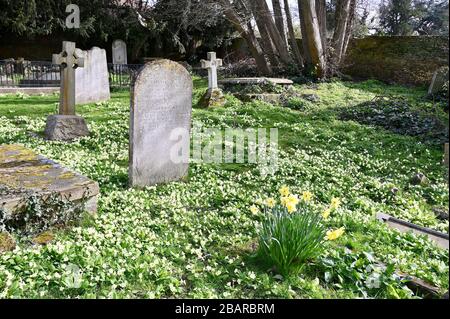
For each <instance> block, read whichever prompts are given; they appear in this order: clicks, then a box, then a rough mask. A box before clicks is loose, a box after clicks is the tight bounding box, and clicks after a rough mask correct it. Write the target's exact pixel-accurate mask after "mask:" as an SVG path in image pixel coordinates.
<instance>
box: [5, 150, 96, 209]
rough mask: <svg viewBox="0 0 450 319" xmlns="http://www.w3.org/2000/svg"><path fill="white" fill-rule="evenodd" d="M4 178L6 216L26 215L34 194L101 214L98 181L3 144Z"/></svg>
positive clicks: (41, 198) (27, 151)
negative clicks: (58, 198)
mask: <svg viewBox="0 0 450 319" xmlns="http://www.w3.org/2000/svg"><path fill="white" fill-rule="evenodd" d="M0 176H1V179H0V212H2V213H3V214H5V216H6V217H12V216H13V215H14V214H20V213H22V212H23V209H24V208H25V205H26V200H27V199H28V198H29V197H30V195H33V196H35V197H37V198H38V199H40V200H43V201H45V199H46V198H48V197H50V196H51V195H55V194H56V195H58V196H60V198H61V199H62V200H65V201H67V202H70V203H71V204H72V205H73V206H72V208H76V207H79V208H82V209H83V210H85V211H87V212H89V213H91V214H95V213H96V211H97V199H98V194H99V186H98V184H97V183H96V182H94V181H91V180H90V179H88V178H86V177H84V176H82V175H80V174H78V173H76V172H73V171H71V170H69V169H66V168H64V167H62V166H60V165H58V164H57V163H55V162H53V161H51V160H49V159H47V158H45V157H43V156H40V155H37V154H36V153H34V152H33V151H32V150H29V149H27V148H25V147H23V146H20V145H0ZM5 216H3V217H5Z"/></svg>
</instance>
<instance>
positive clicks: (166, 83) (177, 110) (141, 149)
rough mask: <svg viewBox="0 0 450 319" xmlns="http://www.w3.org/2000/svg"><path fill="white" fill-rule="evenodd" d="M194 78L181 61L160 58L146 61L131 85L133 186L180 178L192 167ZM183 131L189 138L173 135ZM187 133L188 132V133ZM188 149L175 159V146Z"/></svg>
mask: <svg viewBox="0 0 450 319" xmlns="http://www.w3.org/2000/svg"><path fill="white" fill-rule="evenodd" d="M192 90H193V82H192V78H191V76H190V74H189V72H187V70H186V69H185V68H184V67H183V66H182V65H180V64H178V63H175V62H172V61H169V60H158V61H154V62H150V63H148V64H146V65H145V66H144V67H143V68H142V69H141V71H140V72H139V74H138V76H137V77H136V80H135V83H134V84H133V87H132V96H131V118H130V121H131V122H130V166H129V179H130V185H131V186H132V187H146V186H150V185H155V184H161V183H168V182H171V181H177V180H180V179H183V178H185V177H186V176H187V173H188V168H189V146H190V138H189V132H190V128H191V114H192ZM177 131H178V133H180V131H181V132H183V133H184V134H185V135H187V138H185V139H181V142H180V140H179V139H176V138H175V139H174V136H173V134H174V133H176V134H175V135H177ZM185 137H186V136H185ZM177 145H178V146H180V145H181V146H182V149H184V150H187V156H186V154H184V155H185V156H184V157H183V160H181V161H178V162H174V160H173V156H172V152H173V150H174V148H175V147H176V146H177Z"/></svg>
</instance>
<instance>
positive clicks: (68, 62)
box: [53, 41, 84, 115]
mask: <svg viewBox="0 0 450 319" xmlns="http://www.w3.org/2000/svg"><path fill="white" fill-rule="evenodd" d="M77 50H78V49H76V47H75V43H74V42H68V41H64V42H63V51H62V52H61V53H60V54H53V64H57V65H60V66H61V89H60V92H61V93H60V95H61V96H60V102H59V115H75V85H76V83H75V70H76V69H77V68H79V67H80V68H82V67H84V58H82V57H81V56H80V55H79V54H78V53H77Z"/></svg>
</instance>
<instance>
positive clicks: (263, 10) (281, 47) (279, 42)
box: [251, 0, 293, 65]
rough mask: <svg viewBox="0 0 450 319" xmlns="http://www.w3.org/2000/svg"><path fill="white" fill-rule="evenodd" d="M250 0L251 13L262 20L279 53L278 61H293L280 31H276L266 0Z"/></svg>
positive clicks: (289, 62) (287, 63) (286, 62)
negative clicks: (251, 4) (251, 5)
mask: <svg viewBox="0 0 450 319" xmlns="http://www.w3.org/2000/svg"><path fill="white" fill-rule="evenodd" d="M251 2H252V3H254V6H253V9H254V10H253V14H254V16H255V18H258V19H260V21H262V23H263V24H264V25H265V27H266V28H267V31H268V33H269V35H270V38H271V39H272V42H273V44H274V45H275V48H276V49H277V51H278V52H277V53H278V55H279V58H280V61H281V62H283V63H284V64H285V65H289V64H291V63H292V62H293V61H292V58H291V56H290V55H289V50H288V47H287V45H286V44H285V43H283V39H282V37H281V35H280V32H278V30H277V27H276V26H275V22H274V21H273V19H272V15H271V13H270V10H269V6H268V5H267V2H266V0H252V1H251Z"/></svg>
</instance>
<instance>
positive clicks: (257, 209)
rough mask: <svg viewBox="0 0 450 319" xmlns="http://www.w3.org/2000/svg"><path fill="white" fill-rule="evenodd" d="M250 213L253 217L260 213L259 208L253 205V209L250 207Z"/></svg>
mask: <svg viewBox="0 0 450 319" xmlns="http://www.w3.org/2000/svg"><path fill="white" fill-rule="evenodd" d="M250 211H251V212H252V214H253V215H256V214H258V213H259V208H258V207H256V206H255V205H253V206H252V207H250Z"/></svg>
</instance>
